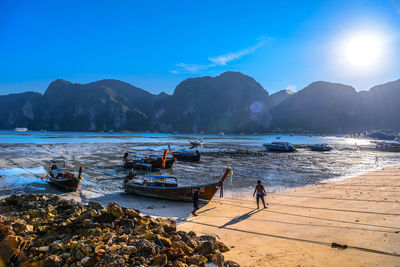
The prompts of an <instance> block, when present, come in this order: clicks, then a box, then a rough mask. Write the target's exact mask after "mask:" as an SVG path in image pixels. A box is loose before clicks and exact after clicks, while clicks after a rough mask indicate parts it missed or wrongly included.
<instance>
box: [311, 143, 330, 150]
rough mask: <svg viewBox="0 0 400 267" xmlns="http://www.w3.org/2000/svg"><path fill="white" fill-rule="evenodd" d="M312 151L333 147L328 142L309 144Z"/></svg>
mask: <svg viewBox="0 0 400 267" xmlns="http://www.w3.org/2000/svg"><path fill="white" fill-rule="evenodd" d="M308 147H309V148H310V149H311V151H331V150H332V147H331V146H328V145H327V144H315V145H310V146H308Z"/></svg>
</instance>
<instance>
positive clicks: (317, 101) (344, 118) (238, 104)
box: [0, 72, 400, 133]
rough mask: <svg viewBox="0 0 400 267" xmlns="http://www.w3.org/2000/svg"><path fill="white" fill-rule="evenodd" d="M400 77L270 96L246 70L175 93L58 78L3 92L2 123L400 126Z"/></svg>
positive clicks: (307, 128)
mask: <svg viewBox="0 0 400 267" xmlns="http://www.w3.org/2000/svg"><path fill="white" fill-rule="evenodd" d="M399 104H400V80H397V81H393V82H389V83H386V84H382V85H378V86H375V87H373V88H371V89H370V90H369V91H362V92H357V91H356V90H355V89H354V88H353V87H350V86H346V85H343V84H337V83H329V82H322V81H319V82H314V83H312V84H310V85H309V86H307V87H305V88H304V89H302V90H300V91H298V92H297V93H293V92H291V91H289V90H282V91H279V92H277V93H275V94H272V95H269V94H268V92H267V91H266V90H265V89H264V88H263V87H262V86H261V85H260V84H259V83H258V82H256V81H255V80H254V79H253V78H251V77H249V76H247V75H244V74H242V73H239V72H225V73H223V74H221V75H219V76H216V77H210V76H205V77H199V78H190V79H186V80H184V81H182V82H181V83H180V84H179V85H178V86H177V87H176V88H175V91H174V93H173V94H172V95H168V94H165V93H161V94H159V95H154V94H151V93H149V92H147V91H145V90H143V89H140V88H137V87H134V86H132V85H130V84H128V83H125V82H121V81H118V80H101V81H97V82H93V83H88V84H74V83H71V82H68V81H65V80H61V79H59V80H56V81H54V82H52V83H51V84H50V85H49V87H48V88H47V90H46V91H45V93H44V94H43V95H42V94H39V93H34V92H26V93H21V94H10V95H5V96H0V129H13V128H16V127H26V128H28V129H31V130H40V129H46V130H55V131H101V130H114V131H121V130H132V131H146V130H151V131H162V132H173V131H179V132H202V131H204V132H206V133H218V132H221V131H222V132H225V133H241V132H245V133H253V132H271V131H273V132H274V131H282V132H318V133H344V132H354V131H364V130H371V129H392V130H399V129H400V123H399V117H400V105H399Z"/></svg>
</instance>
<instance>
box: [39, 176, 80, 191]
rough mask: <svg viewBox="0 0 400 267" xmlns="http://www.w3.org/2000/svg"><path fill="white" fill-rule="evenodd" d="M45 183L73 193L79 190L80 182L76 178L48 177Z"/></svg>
mask: <svg viewBox="0 0 400 267" xmlns="http://www.w3.org/2000/svg"><path fill="white" fill-rule="evenodd" d="M47 183H48V184H50V185H53V186H56V187H58V188H60V189H63V190H66V191H69V192H75V191H77V190H78V189H79V183H80V181H79V180H78V179H76V178H73V179H57V178H53V177H51V176H50V177H49V179H48V181H47Z"/></svg>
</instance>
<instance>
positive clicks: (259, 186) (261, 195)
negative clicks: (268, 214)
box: [253, 180, 267, 209]
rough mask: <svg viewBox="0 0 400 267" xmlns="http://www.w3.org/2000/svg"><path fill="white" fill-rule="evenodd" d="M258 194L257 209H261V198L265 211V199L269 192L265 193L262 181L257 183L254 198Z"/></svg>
mask: <svg viewBox="0 0 400 267" xmlns="http://www.w3.org/2000/svg"><path fill="white" fill-rule="evenodd" d="M256 193H257V209H259V208H260V205H259V202H260V198H261V200H262V203H263V204H264V209H265V208H266V206H265V201H264V197H265V196H266V195H267V192H265V189H264V186H263V185H262V184H261V181H260V180H258V181H257V185H256V189H254V193H253V197H254V195H255V194H256Z"/></svg>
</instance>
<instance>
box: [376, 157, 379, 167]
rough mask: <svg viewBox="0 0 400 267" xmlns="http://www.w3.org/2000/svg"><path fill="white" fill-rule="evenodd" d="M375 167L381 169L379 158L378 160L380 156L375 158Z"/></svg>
mask: <svg viewBox="0 0 400 267" xmlns="http://www.w3.org/2000/svg"><path fill="white" fill-rule="evenodd" d="M375 165H376V167H379V158H378V155H376V156H375Z"/></svg>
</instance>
